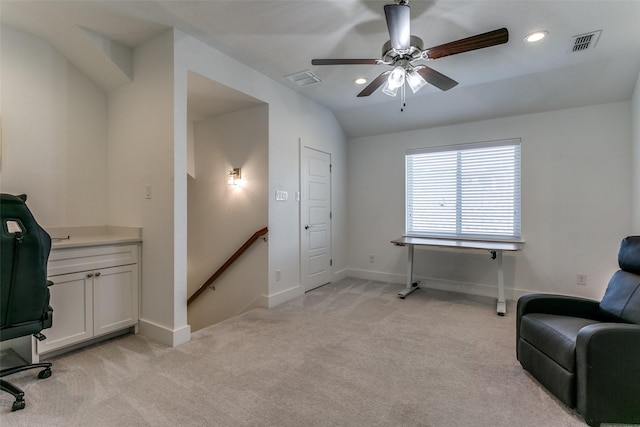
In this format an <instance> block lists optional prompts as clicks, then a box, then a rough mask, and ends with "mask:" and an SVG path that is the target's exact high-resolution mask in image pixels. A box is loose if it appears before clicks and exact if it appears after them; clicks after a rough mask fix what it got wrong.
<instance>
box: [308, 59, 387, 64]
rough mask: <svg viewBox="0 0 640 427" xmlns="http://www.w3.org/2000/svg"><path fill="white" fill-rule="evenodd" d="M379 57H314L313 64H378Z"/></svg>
mask: <svg viewBox="0 0 640 427" xmlns="http://www.w3.org/2000/svg"><path fill="white" fill-rule="evenodd" d="M381 62H382V61H380V60H379V59H312V60H311V65H360V64H364V65H376V64H379V63H381Z"/></svg>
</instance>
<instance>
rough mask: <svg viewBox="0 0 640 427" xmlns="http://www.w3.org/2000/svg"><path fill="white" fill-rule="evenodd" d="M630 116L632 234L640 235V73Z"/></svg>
mask: <svg viewBox="0 0 640 427" xmlns="http://www.w3.org/2000/svg"><path fill="white" fill-rule="evenodd" d="M631 116H632V119H631V121H632V125H633V154H632V156H631V158H632V162H633V179H632V180H631V182H632V185H633V195H632V200H633V221H632V224H633V226H632V234H634V235H640V75H638V80H636V88H635V90H634V92H633V98H632V101H631Z"/></svg>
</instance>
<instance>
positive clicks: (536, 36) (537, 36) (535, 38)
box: [524, 31, 549, 43]
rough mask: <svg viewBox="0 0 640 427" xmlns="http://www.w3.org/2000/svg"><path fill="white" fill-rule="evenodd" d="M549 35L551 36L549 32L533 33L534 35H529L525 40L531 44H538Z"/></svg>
mask: <svg viewBox="0 0 640 427" xmlns="http://www.w3.org/2000/svg"><path fill="white" fill-rule="evenodd" d="M547 34H549V33H548V32H547V31H536V32H533V33H531V34H529V35H527V37H525V38H524V40H525V41H527V42H529V43H534V42H538V41H540V40H542V39H543V38H545V37H546V36H547Z"/></svg>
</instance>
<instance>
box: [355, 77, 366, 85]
mask: <svg viewBox="0 0 640 427" xmlns="http://www.w3.org/2000/svg"><path fill="white" fill-rule="evenodd" d="M353 82H354V83H355V84H357V85H363V84H365V83H366V82H367V79H365V78H364V77H358V78H357V79H355V80H354V81H353Z"/></svg>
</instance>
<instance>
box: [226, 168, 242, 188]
mask: <svg viewBox="0 0 640 427" xmlns="http://www.w3.org/2000/svg"><path fill="white" fill-rule="evenodd" d="M240 179H242V169H240V168H233V170H230V171H229V173H227V184H229V185H238V184H239V183H240Z"/></svg>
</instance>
